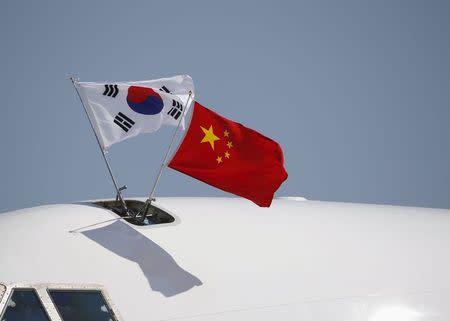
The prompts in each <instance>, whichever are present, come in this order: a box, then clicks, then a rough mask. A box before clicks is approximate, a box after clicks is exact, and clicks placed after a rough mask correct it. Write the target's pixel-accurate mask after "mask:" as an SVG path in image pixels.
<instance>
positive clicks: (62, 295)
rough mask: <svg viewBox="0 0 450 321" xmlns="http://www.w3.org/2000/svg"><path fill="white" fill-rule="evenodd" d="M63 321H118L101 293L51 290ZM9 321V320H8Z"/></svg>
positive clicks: (94, 291)
mask: <svg viewBox="0 0 450 321" xmlns="http://www.w3.org/2000/svg"><path fill="white" fill-rule="evenodd" d="M48 293H49V295H50V297H51V299H52V300H53V303H54V304H55V306H56V308H57V310H58V312H59V315H60V316H61V319H62V320H63V321H79V320H83V321H116V320H117V319H116V318H115V316H114V313H113V312H112V310H111V309H110V307H108V305H107V303H106V301H105V299H104V298H103V295H102V293H101V291H96V290H49V291H48ZM7 321H9V320H7Z"/></svg>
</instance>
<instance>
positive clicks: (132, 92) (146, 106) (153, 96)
mask: <svg viewBox="0 0 450 321" xmlns="http://www.w3.org/2000/svg"><path fill="white" fill-rule="evenodd" d="M127 103H128V106H130V108H131V109H132V110H133V111H135V112H136V113H139V114H144V115H156V114H159V113H160V112H161V110H162V109H163V107H164V102H163V100H162V98H161V96H160V95H159V94H158V93H157V92H155V91H154V90H153V89H151V88H148V87H139V86H130V87H129V88H128V95H127Z"/></svg>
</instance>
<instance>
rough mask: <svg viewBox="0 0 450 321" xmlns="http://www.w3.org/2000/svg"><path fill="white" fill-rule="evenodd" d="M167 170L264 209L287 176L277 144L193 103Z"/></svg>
mask: <svg viewBox="0 0 450 321" xmlns="http://www.w3.org/2000/svg"><path fill="white" fill-rule="evenodd" d="M169 167H171V168H173V169H175V170H177V171H180V172H182V173H184V174H186V175H189V176H192V177H194V178H196V179H198V180H200V181H202V182H205V183H207V184H210V185H212V186H215V187H217V188H220V189H221V190H224V191H226V192H230V193H233V194H236V195H239V196H242V197H245V198H248V199H249V200H251V201H253V202H255V203H256V204H258V205H259V206H263V207H269V206H270V204H271V203H272V198H273V194H274V193H275V191H276V190H277V189H278V187H280V185H281V183H283V182H284V181H285V180H286V179H287V176H288V175H287V172H286V170H285V169H284V166H283V151H282V150H281V148H280V145H278V143H277V142H275V141H273V140H271V139H270V138H267V137H265V136H263V135H261V134H260V133H258V132H256V131H254V130H253V129H250V128H247V127H245V126H243V125H241V124H239V123H236V122H234V121H231V120H229V119H226V118H225V117H222V116H220V115H219V114H216V113H215V112H213V111H211V110H209V109H208V108H205V107H203V106H202V105H200V104H199V103H197V102H195V105H194V113H193V115H192V120H191V123H190V125H189V129H188V131H187V133H186V136H185V137H184V139H183V142H182V143H181V145H180V147H179V148H178V151H177V152H176V154H175V155H174V156H173V158H172V160H171V161H170V163H169Z"/></svg>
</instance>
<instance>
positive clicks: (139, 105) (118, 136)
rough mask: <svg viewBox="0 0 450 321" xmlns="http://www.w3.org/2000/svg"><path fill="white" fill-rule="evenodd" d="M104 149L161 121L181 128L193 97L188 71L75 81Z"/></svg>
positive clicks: (158, 126)
mask: <svg viewBox="0 0 450 321" xmlns="http://www.w3.org/2000/svg"><path fill="white" fill-rule="evenodd" d="M74 85H75V87H76V89H77V91H78V92H79V94H80V97H81V100H82V102H83V105H84V106H85V107H86V111H87V114H88V117H89V120H90V121H91V123H92V126H93V128H94V131H95V133H96V134H97V136H98V139H99V143H100V145H101V147H102V149H103V150H105V151H106V150H107V149H108V148H109V147H110V146H111V145H113V144H115V143H118V142H121V141H123V140H125V139H128V138H131V137H134V136H138V135H140V134H144V133H151V132H155V131H157V130H158V129H159V128H160V127H161V126H162V125H172V126H178V123H179V120H180V117H181V124H180V127H181V128H183V129H184V127H185V124H184V117H185V115H186V114H187V110H183V109H184V108H186V109H189V107H190V104H187V102H188V97H189V94H190V93H192V95H191V98H192V99H193V98H194V82H193V80H192V78H191V77H190V76H188V75H178V76H174V77H170V78H161V79H154V80H144V81H125V82H114V81H109V82H80V81H76V82H74Z"/></svg>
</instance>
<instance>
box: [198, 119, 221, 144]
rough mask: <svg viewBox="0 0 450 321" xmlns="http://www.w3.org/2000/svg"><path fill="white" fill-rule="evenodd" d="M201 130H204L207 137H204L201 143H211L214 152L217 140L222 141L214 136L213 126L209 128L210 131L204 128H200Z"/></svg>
mask: <svg viewBox="0 0 450 321" xmlns="http://www.w3.org/2000/svg"><path fill="white" fill-rule="evenodd" d="M200 128H201V129H202V130H203V133H205V137H203V139H202V141H201V142H200V143H209V144H210V145H211V148H212V149H213V150H214V142H215V141H216V140H220V138H219V137H217V136H216V135H214V131H213V127H212V125H211V126H209V129H206V128H204V127H202V126H200Z"/></svg>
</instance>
